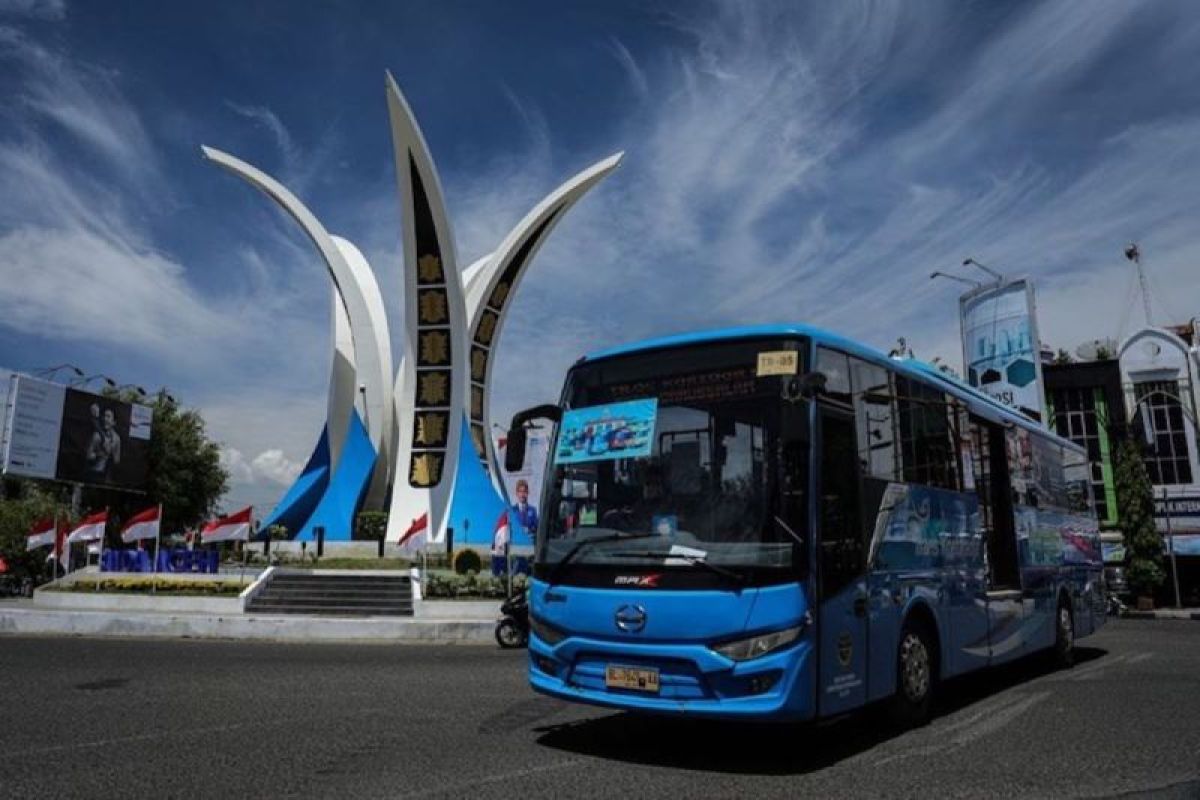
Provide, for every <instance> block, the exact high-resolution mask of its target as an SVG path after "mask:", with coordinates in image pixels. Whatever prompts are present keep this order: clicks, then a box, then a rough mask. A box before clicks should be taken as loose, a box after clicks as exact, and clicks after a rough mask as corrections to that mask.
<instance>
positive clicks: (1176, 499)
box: [1154, 485, 1200, 556]
mask: <svg viewBox="0 0 1200 800" xmlns="http://www.w3.org/2000/svg"><path fill="white" fill-rule="evenodd" d="M1154 526H1155V527H1156V528H1157V529H1158V531H1159V532H1160V533H1162V534H1164V537H1163V539H1164V541H1163V547H1165V548H1173V549H1174V551H1175V555H1177V556H1200V486H1194V485H1192V486H1172V487H1171V493H1170V494H1169V495H1168V496H1166V497H1163V496H1161V495H1159V494H1157V493H1156V494H1155V497H1154ZM1168 532H1169V533H1170V536H1171V538H1170V541H1167V540H1166V534H1167V533H1168Z"/></svg>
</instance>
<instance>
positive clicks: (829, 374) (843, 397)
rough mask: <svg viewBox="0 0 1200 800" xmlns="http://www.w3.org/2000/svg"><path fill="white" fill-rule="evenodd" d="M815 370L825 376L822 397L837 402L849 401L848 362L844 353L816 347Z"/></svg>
mask: <svg viewBox="0 0 1200 800" xmlns="http://www.w3.org/2000/svg"><path fill="white" fill-rule="evenodd" d="M817 372H820V373H821V374H823V375H824V376H825V389H824V390H823V392H822V395H823V396H824V397H826V398H827V399H830V400H836V401H838V402H839V403H849V402H850V362H849V361H848V360H847V358H846V354H845V353H839V352H837V351H836V350H828V349H826V348H824V347H818V348H817Z"/></svg>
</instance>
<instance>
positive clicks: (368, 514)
mask: <svg viewBox="0 0 1200 800" xmlns="http://www.w3.org/2000/svg"><path fill="white" fill-rule="evenodd" d="M387 521H388V515H387V513H386V512H383V511H363V512H360V513H359V515H358V517H357V518H356V519H355V531H354V534H355V535H354V538H355V539H366V540H369V541H372V542H377V541H379V540H380V539H382V538H383V536H384V534H385V533H386V532H387Z"/></svg>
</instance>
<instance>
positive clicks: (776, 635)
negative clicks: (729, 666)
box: [712, 625, 804, 661]
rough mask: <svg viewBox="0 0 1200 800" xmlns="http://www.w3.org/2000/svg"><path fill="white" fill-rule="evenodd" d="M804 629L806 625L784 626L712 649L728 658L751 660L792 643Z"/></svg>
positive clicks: (715, 646) (714, 646)
mask: <svg viewBox="0 0 1200 800" xmlns="http://www.w3.org/2000/svg"><path fill="white" fill-rule="evenodd" d="M803 631H804V626H803V625H797V626H796V627H794V628H784V629H783V630H781V631H772V632H771V633H761V634H759V635H758V636H751V637H749V638H746V639H738V640H737V641H734V642H725V643H724V644H718V645H713V648H712V649H713V650H715V651H717V652H718V653H720V654H721V655H723V656H725V657H726V658H732V659H733V660H734V661H749V660H750V659H752V658H758V657H759V656H765V655H766V654H767V653H770V652H773V651H775V650H778V649H779V648H781V647H783V646H785V645H788V644H791V643H792V642H794V641H796V640H797V639H799V638H800V634H801V633H802V632H803Z"/></svg>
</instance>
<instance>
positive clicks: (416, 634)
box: [0, 608, 496, 644]
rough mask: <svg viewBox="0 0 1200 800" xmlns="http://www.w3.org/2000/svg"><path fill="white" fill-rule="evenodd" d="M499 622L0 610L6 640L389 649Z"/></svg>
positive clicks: (468, 633) (478, 632)
mask: <svg viewBox="0 0 1200 800" xmlns="http://www.w3.org/2000/svg"><path fill="white" fill-rule="evenodd" d="M495 624H496V623H495V621H494V620H487V621H484V620H478V619H458V620H455V619H437V620H432V619H413V618H410V617H408V618H403V619H396V618H379V617H311V616H299V615H279V616H270V615H252V616H251V615H246V616H243V615H241V614H236V615H232V614H231V615H224V614H171V613H157V614H119V613H113V612H109V611H80V610H72V611H70V612H64V611H58V610H51V609H39V608H13V609H0V635H3V634H16V635H31V634H33V635H44V634H49V635H55V636H103V637H108V636H113V637H126V638H128V637H135V638H170V639H235V640H241V641H255V640H257V641H270V642H355V643H362V642H378V643H384V644H406V643H412V644H430V643H455V644H488V643H493V642H494V640H493V638H492V637H493V629H494V627H495Z"/></svg>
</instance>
